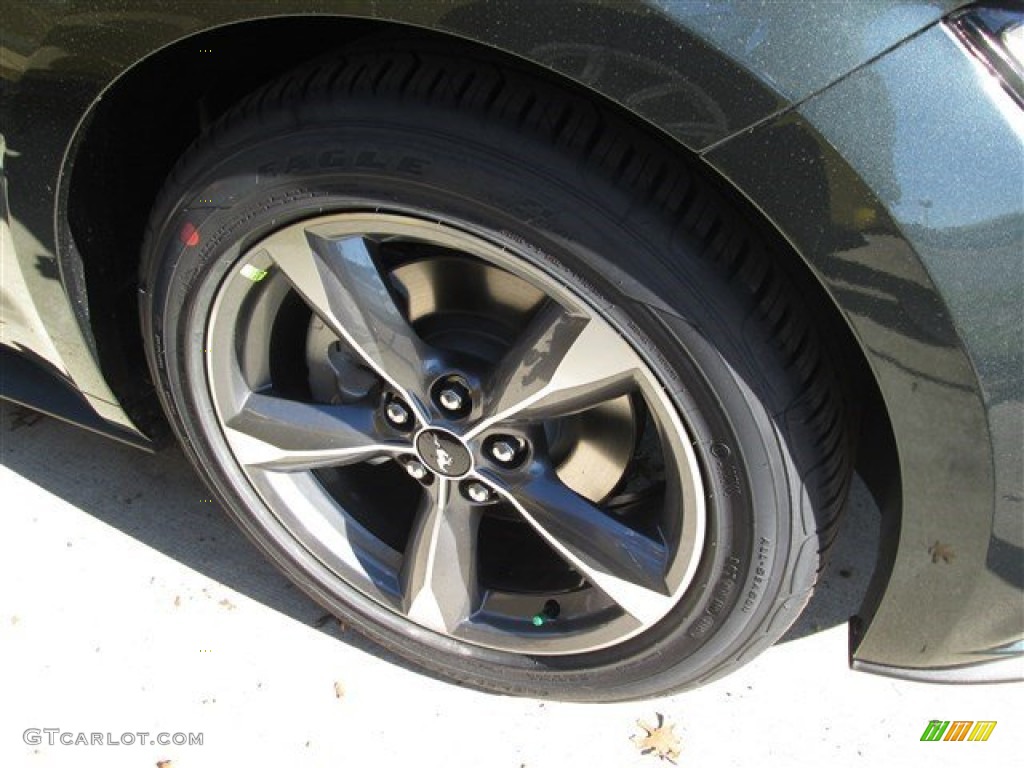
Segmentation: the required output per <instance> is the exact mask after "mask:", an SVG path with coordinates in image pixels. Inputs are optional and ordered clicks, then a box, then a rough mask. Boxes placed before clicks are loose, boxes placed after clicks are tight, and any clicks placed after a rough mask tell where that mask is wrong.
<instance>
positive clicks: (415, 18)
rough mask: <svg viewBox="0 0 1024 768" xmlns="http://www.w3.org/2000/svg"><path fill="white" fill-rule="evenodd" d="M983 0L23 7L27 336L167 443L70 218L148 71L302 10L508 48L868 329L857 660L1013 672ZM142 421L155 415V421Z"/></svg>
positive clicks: (14, 34) (22, 343)
mask: <svg viewBox="0 0 1024 768" xmlns="http://www.w3.org/2000/svg"><path fill="white" fill-rule="evenodd" d="M962 5H964V3H962V2H906V3H895V2H894V3H863V2H859V1H858V0H851V1H850V2H848V3H843V4H837V3H835V2H818V3H814V2H797V1H793V2H777V3H771V4H768V5H761V4H752V3H746V2H740V1H739V0H736V1H733V2H716V3H695V2H669V1H666V2H651V3H643V4H639V3H638V4H623V3H617V2H593V3H582V2H576V3H533V2H525V3H524V2H472V3H467V2H459V1H456V0H452V1H449V2H417V3H409V2H361V1H352V2H332V3H327V2H320V3H315V2H265V3H261V2H253V3H246V4H244V5H240V4H230V3H211V4H205V5H198V4H194V3H190V2H166V3H161V4H160V6H159V9H158V10H153V8H152V7H151V5H149V4H143V3H113V2H110V3H107V2H102V3H97V2H75V1H73V2H59V3H58V2H35V3H27V2H14V3H8V4H7V6H6V7H5V23H4V25H3V27H4V28H3V31H2V33H0V34H2V49H3V59H2V79H0V83H2V89H3V90H2V91H0V96H2V99H3V103H2V119H3V122H2V123H0V132H2V134H3V135H4V137H5V141H6V145H7V151H6V152H5V153H4V160H3V163H4V169H3V171H4V174H5V179H6V184H7V194H8V196H9V204H10V215H9V228H5V230H4V232H3V237H4V238H7V239H5V241H4V247H3V269H4V280H3V285H2V291H3V294H2V302H3V303H2V307H0V308H2V311H3V319H4V326H3V333H4V335H3V339H2V340H3V343H4V344H7V345H9V346H14V347H17V348H18V349H20V350H22V351H24V352H26V353H28V354H30V355H31V356H32V357H33V358H34V359H36V360H37V361H40V362H43V363H45V364H46V365H47V366H48V367H49V369H50V370H51V372H53V373H55V374H57V375H59V376H61V377H63V378H64V379H66V380H67V381H68V382H69V383H70V384H71V385H72V386H73V388H74V389H76V390H79V391H81V392H83V393H84V394H85V397H86V399H87V401H88V405H89V406H90V407H91V408H92V409H93V410H95V412H96V413H97V414H98V416H99V417H101V418H102V420H103V421H102V422H100V424H101V425H105V426H100V427H98V428H101V429H105V431H108V432H111V433H113V434H114V435H115V436H118V437H121V438H122V439H126V440H129V441H133V442H142V441H145V439H146V433H152V431H153V425H151V424H150V423H149V422H148V420H146V419H144V418H142V417H140V416H139V415H138V414H140V413H144V411H140V410H139V409H138V407H137V404H136V403H135V402H134V401H135V400H136V399H137V398H138V399H141V400H145V397H144V393H136V392H126V391H123V389H122V388H121V387H120V386H115V387H111V385H110V382H111V381H115V380H116V377H115V376H114V373H113V371H112V369H111V367H110V362H109V357H110V355H109V354H108V355H107V356H106V357H105V356H104V354H102V349H103V344H104V337H103V334H102V330H103V327H104V325H103V322H104V321H103V318H104V312H105V310H106V307H105V306H103V301H100V300H99V299H98V298H97V297H98V296H100V295H102V291H100V290H98V289H97V285H96V283H95V281H96V280H97V277H96V276H95V275H93V277H92V278H91V279H92V280H93V281H94V282H93V283H91V284H89V283H88V282H87V280H86V276H85V270H84V269H83V263H82V260H83V256H84V257H85V258H88V256H89V254H88V253H85V254H84V255H83V252H80V249H79V247H78V244H77V243H76V234H73V231H72V228H71V226H70V224H69V212H68V210H67V206H68V201H69V189H70V186H71V179H72V176H73V171H74V169H75V164H76V161H78V160H79V159H80V158H79V156H78V150H79V149H80V147H81V146H82V143H83V142H85V141H87V140H89V139H90V138H91V137H90V134H89V131H90V123H91V118H92V116H93V115H95V114H97V111H98V110H99V109H101V108H102V104H103V101H104V100H105V99H111V98H114V97H116V94H117V92H118V89H119V88H120V87H121V86H122V85H123V84H124V83H126V82H128V81H129V80H130V79H131V77H132V76H133V74H134V73H136V72H138V71H140V67H142V66H145V65H146V64H150V65H153V64H155V63H158V62H160V61H161V60H163V59H164V58H166V59H170V58H171V57H172V56H174V57H178V58H177V60H179V61H180V60H181V58H180V57H181V56H182V55H183V54H187V55H188V56H191V57H194V59H195V61H196V63H195V65H194V69H193V70H192V71H193V72H200V73H201V72H202V67H203V66H204V62H205V61H206V60H207V59H204V58H203V57H215V56H217V55H218V47H217V41H218V40H222V39H224V38H223V37H222V35H226V34H233V33H234V32H235V31H237V30H238V29H240V28H237V27H232V26H230V25H233V24H235V23H240V22H248V23H250V24H260V25H273V24H277V23H279V21H278V19H280V18H285V17H293V22H289V23H294V24H297V25H302V26H301V28H302V29H303V30H306V29H309V28H310V27H309V25H311V24H314V23H315V24H316V25H317V28H321V27H323V28H326V27H325V26H323V25H330V30H331V31H332V33H333V32H334V31H337V32H338V34H339V38H338V39H344V38H343V32H344V30H347V29H351V28H352V25H355V24H365V23H366V20H373V21H374V22H388V23H391V22H398V23H402V24H407V25H412V26H415V27H423V28H428V29H432V30H436V31H439V32H441V33H444V34H451V35H457V36H459V37H461V38H464V39H467V40H474V41H477V42H480V43H483V44H486V45H489V46H493V47H495V48H499V49H502V50H504V51H508V52H509V53H512V54H515V55H517V56H521V57H523V58H525V59H527V60H529V61H532V62H534V63H535V64H537V65H540V66H543V67H547V68H549V69H552V70H554V71H555V72H557V73H558V74H559V75H560V76H562V77H566V78H570V79H573V80H576V81H577V82H579V83H581V84H582V85H584V86H585V87H587V88H590V89H591V90H592V91H594V92H595V93H596V94H599V95H600V96H601V97H603V98H607V99H610V100H612V101H615V102H617V103H618V104H620V105H622V106H623V107H624V108H626V109H629V110H631V111H632V112H634V113H635V114H636V115H637V116H638V117H639V118H642V119H645V120H647V121H649V122H651V123H652V124H653V125H655V126H657V127H658V128H659V129H661V130H662V131H664V132H665V133H666V134H668V135H669V136H671V137H672V138H673V139H675V140H676V141H678V142H679V143H680V145H681V146H682V147H684V148H685V149H687V150H689V151H692V152H694V153H698V154H701V155H702V156H703V157H704V159H705V160H706V161H707V162H708V163H709V164H710V165H711V166H713V167H714V168H715V169H717V170H718V171H719V172H720V173H721V174H722V175H723V176H724V177H725V178H727V179H728V180H729V181H731V182H732V183H733V184H734V185H736V187H737V189H738V190H739V191H740V192H741V193H742V194H743V195H745V196H746V197H747V198H748V199H749V200H750V201H751V202H752V203H753V205H755V206H756V207H757V208H758V209H760V210H761V211H762V212H763V213H764V214H765V215H766V217H767V218H768V219H769V220H770V221H771V222H772V223H773V224H774V225H775V226H776V227H777V228H778V229H779V230H780V231H781V232H782V233H783V235H784V236H785V237H786V238H787V239H788V241H789V242H790V243H791V244H792V246H793V248H794V249H795V251H796V252H797V253H798V254H799V255H800V256H801V257H802V258H803V259H804V260H805V261H806V263H807V264H808V266H809V267H810V269H811V271H812V272H813V274H814V275H815V276H816V277H817V279H819V280H820V281H821V283H822V285H824V286H825V288H826V290H827V291H828V293H829V295H830V296H831V298H832V300H833V301H834V302H835V304H836V306H837V307H838V308H839V310H840V312H841V313H842V315H843V317H844V318H845V319H846V321H847V322H848V323H849V326H850V328H851V329H852V330H853V333H854V335H855V337H856V339H857V342H858V344H859V345H860V347H861V349H862V350H863V352H864V354H865V356H866V357H867V359H868V361H869V363H870V366H871V370H872V373H873V375H874V377H875V379H876V381H877V384H878V387H879V389H880V390H881V393H882V397H883V399H884V405H885V409H886V411H887V416H888V419H889V421H890V423H891V425H892V430H893V433H894V436H895V438H896V443H897V446H898V453H899V457H898V458H899V475H900V476H899V478H898V483H895V484H893V486H892V488H893V494H892V496H890V497H886V496H885V494H884V493H882V492H880V488H881V486H876V487H875V491H876V494H878V495H879V496H880V505H881V506H882V507H883V510H884V511H885V519H886V521H887V524H888V525H890V526H891V527H892V531H891V536H890V537H889V539H888V541H889V543H890V544H891V546H892V550H893V551H891V552H886V553H883V556H882V557H881V558H880V563H881V567H880V568H879V572H878V573H876V583H875V589H874V590H873V591H872V593H871V594H870V595H869V600H868V604H867V605H866V606H865V607H864V609H863V610H862V612H861V618H860V620H858V621H857V622H855V623H854V628H855V632H854V637H853V642H854V646H855V647H854V650H855V659H856V660H857V663H860V664H862V665H865V666H868V667H872V668H877V669H880V670H883V671H885V670H889V671H894V670H895V671H899V673H901V674H910V675H913V674H924V673H925V672H924V671H926V670H930V671H929V672H928V674H930V675H932V676H938V677H940V678H941V677H942V676H943V674H944V673H942V672H941V671H940V672H938V673H936V672H935V671H934V670H936V669H938V670H942V669H961V668H963V667H964V665H965V664H969V663H972V662H976V661H979V660H987V659H993V658H998V657H999V656H1000V652H999V651H996V650H993V649H995V648H996V647H997V646H1001V645H1004V644H1006V643H1009V642H1013V641H1014V640H1016V639H1018V638H1019V636H1020V628H1021V625H1022V623H1024V622H1022V619H1021V606H1020V599H1019V590H1020V589H1021V587H1022V577H1021V563H1022V562H1024V558H1022V549H1021V546H1022V538H1024V537H1022V532H1021V514H1020V511H1021V503H1022V496H1024V494H1022V485H1024V483H1022V478H1021V462H1020V456H1021V434H1022V426H1021V425H1022V419H1021V413H1022V397H1024V392H1022V386H1024V385H1022V378H1024V377H1022V375H1021V367H1022V361H1021V348H1022V347H1021V343H1020V342H1021V339H1022V336H1024V319H1022V317H1021V306H1022V303H1024V302H1022V297H1021V286H1022V284H1024V279H1022V278H1024V276H1022V274H1021V269H1022V267H1021V257H1020V248H1021V240H1022V232H1024V214H1022V200H1021V191H1020V179H1021V178H1022V168H1021V146H1022V137H1024V129H1022V127H1021V119H1022V118H1021V112H1020V110H1019V108H1017V107H1016V105H1014V104H1013V103H1012V100H1010V99H1009V97H1008V96H1007V94H1006V93H1005V92H1003V91H1002V90H1001V89H1000V88H999V87H998V85H996V84H994V82H993V80H992V78H991V76H990V75H989V74H988V73H987V72H985V71H984V69H983V68H982V67H980V66H979V64H978V62H977V61H976V60H975V59H974V58H972V56H971V55H970V54H969V53H968V52H967V51H966V50H965V49H964V48H963V47H962V46H961V45H960V44H959V43H958V42H957V41H955V40H954V39H953V38H952V37H951V36H950V35H949V33H948V32H947V31H946V29H945V27H944V26H943V25H941V24H940V23H939V22H940V19H941V18H942V17H943V16H944V15H946V14H948V13H950V12H952V11H954V10H955V9H956V8H958V7H960V6H962ZM310 14H314V15H316V14H319V15H318V16H316V18H312V17H310ZM293 28H295V29H298V28H299V27H293ZM241 29H247V28H241ZM326 45H327V43H324V42H323V41H317V42H316V44H315V45H314V44H313V43H311V45H310V51H311V53H316V52H317V51H318V50H327V48H325V47H324V46H326ZM267 55H268V56H273V51H272V50H270V51H268V52H267ZM168 77H172V78H173V77H174V75H173V74H168ZM132 202H135V201H123V204H124V205H126V206H127V205H130V204H131V203H132ZM111 204H112V205H118V204H119V201H116V200H112V201H111ZM77 234H78V235H79V236H81V230H79V231H78V233H77ZM100 278H102V275H101V276H100ZM993 287H997V288H999V289H1000V290H998V291H993ZM97 330H99V331H101V333H100V334H99V337H100V338H99V341H97ZM100 361H103V363H102V364H101V362H100ZM115 390H116V391H117V394H115ZM129 400H130V401H132V402H131V403H129V402H127V401H129ZM122 406H126V407H129V408H131V406H135V407H134V408H131V410H130V412H131V413H132V414H133V416H135V419H134V420H133V419H132V418H130V417H129V416H128V414H127V413H126V411H125V408H123V407H122ZM77 420H78V421H83V419H81V418H79V419H77ZM93 426H96V425H95V424H94V425H93ZM140 428H141V429H140ZM871 449H872V446H871V445H868V446H867V447H866V448H865V450H866V451H868V452H870V451H871ZM882 490H884V489H882ZM937 548H938V549H937ZM937 551H938V552H939V553H940V556H938V557H937V556H936V554H935V553H936V552H937ZM942 555H945V556H942ZM993 601H997V602H996V605H997V606H998V607H997V608H993ZM915 670H916V671H917V672H915ZM967 674H968V675H969V674H970V673H967ZM950 676H952V675H950Z"/></svg>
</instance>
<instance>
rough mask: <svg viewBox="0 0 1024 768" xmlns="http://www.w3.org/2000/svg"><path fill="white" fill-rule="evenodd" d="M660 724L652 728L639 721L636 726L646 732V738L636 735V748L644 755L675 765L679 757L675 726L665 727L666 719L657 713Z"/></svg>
mask: <svg viewBox="0 0 1024 768" xmlns="http://www.w3.org/2000/svg"><path fill="white" fill-rule="evenodd" d="M656 714H657V717H658V724H657V725H656V726H651V725H648V724H647V723H645V722H644V721H643V720H637V721H636V724H637V725H639V726H640V727H641V728H643V729H644V731H645V732H646V733H645V735H644V736H640V735H639V734H638V735H635V736H633V737H632V739H633V743H635V744H636V748H637V749H639V750H640V753H641V754H644V755H650V754H653V755H656V756H657V757H658V758H659V759H661V760H668V761H669V762H670V763H673V764H675V762H676V758H677V757H679V737H678V736H676V734H675V732H674V731H675V726H674V725H672V724H669V725H665V718H664V717H663V716H662V715H661V713H660V712H659V713H656Z"/></svg>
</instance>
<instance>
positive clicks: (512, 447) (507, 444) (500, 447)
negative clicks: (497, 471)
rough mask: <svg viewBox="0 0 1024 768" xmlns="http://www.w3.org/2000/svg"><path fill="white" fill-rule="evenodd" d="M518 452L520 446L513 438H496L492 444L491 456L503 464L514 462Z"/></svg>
mask: <svg viewBox="0 0 1024 768" xmlns="http://www.w3.org/2000/svg"><path fill="white" fill-rule="evenodd" d="M518 453H519V449H518V446H516V444H515V443H514V442H513V441H512V440H507V439H500V440H495V441H494V443H493V444H492V445H491V456H492V457H494V460H495V461H497V462H499V463H501V464H512V463H513V462H514V461H515V460H516V456H517V455H518Z"/></svg>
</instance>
